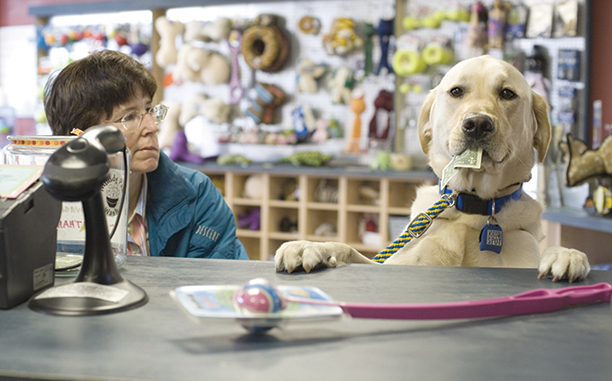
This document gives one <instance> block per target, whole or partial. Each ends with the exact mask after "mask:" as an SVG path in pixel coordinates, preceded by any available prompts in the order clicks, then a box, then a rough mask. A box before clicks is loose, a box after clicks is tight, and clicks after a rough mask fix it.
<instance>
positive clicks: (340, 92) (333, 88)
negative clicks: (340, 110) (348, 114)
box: [328, 66, 353, 105]
mask: <svg viewBox="0 0 612 381" xmlns="http://www.w3.org/2000/svg"><path fill="white" fill-rule="evenodd" d="M328 86H329V90H330V96H331V101H332V103H334V104H339V103H341V104H346V105H348V104H350V103H351V98H352V96H351V88H352V87H353V71H352V70H351V69H349V68H348V67H346V66H342V67H339V68H338V69H336V70H335V71H334V74H333V76H332V78H331V80H330V81H329V84H328Z"/></svg>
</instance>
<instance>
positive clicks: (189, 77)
mask: <svg viewBox="0 0 612 381" xmlns="http://www.w3.org/2000/svg"><path fill="white" fill-rule="evenodd" d="M230 70H231V67H230V62H229V60H228V59H227V58H226V57H225V56H223V55H221V54H219V53H218V52H215V51H212V50H207V49H203V48H199V47H196V46H193V45H191V44H184V45H183V46H181V48H180V49H179V51H178V58H177V63H176V66H175V67H174V70H173V73H172V76H173V78H174V80H175V81H178V82H180V81H192V82H203V83H205V84H207V85H218V84H221V83H227V82H229V78H230Z"/></svg>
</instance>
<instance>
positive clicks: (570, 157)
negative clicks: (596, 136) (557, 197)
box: [560, 134, 612, 187]
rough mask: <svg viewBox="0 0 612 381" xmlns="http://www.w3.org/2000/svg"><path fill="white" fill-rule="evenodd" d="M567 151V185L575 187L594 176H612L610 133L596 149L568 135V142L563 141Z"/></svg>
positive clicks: (562, 144) (562, 146)
mask: <svg viewBox="0 0 612 381" xmlns="http://www.w3.org/2000/svg"><path fill="white" fill-rule="evenodd" d="M560 146H561V150H562V151H563V152H564V153H565V157H566V159H565V165H566V172H565V173H566V176H565V185H567V186H568V187H573V186H576V185H580V184H583V183H584V182H585V181H587V180H588V179H590V178H594V177H611V176H612V135H608V136H607V137H606V138H605V139H604V141H603V142H602V143H601V144H600V145H599V147H598V148H597V149H596V150H590V149H588V148H587V145H586V144H585V143H584V142H582V141H580V140H579V139H575V138H574V137H573V136H572V135H571V134H568V135H567V143H561V144H560Z"/></svg>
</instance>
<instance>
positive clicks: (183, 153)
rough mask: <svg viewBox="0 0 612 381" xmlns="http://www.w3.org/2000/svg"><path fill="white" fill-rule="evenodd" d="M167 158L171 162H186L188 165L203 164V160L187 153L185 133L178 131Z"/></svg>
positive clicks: (187, 143) (187, 144)
mask: <svg viewBox="0 0 612 381" xmlns="http://www.w3.org/2000/svg"><path fill="white" fill-rule="evenodd" d="M168 157H169V158H170V159H171V160H172V161H186V162H189V163H195V164H200V163H203V162H204V158H203V157H200V156H197V155H194V154H192V153H190V152H189V142H188V141H187V135H185V131H183V130H179V131H177V132H176V135H174V141H173V142H172V147H171V148H170V154H169V155H168Z"/></svg>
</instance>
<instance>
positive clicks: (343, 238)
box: [189, 164, 437, 260]
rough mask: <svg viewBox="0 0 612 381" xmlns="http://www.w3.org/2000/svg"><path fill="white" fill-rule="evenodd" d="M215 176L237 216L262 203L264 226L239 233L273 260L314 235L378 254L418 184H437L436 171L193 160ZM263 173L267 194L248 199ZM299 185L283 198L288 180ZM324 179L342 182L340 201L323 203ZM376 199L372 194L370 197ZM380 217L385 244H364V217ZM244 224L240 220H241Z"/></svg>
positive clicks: (255, 254) (253, 253)
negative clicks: (248, 186) (365, 191)
mask: <svg viewBox="0 0 612 381" xmlns="http://www.w3.org/2000/svg"><path fill="white" fill-rule="evenodd" d="M189 166H191V167H192V168H195V169H198V170H200V171H201V172H203V173H205V174H206V175H208V176H209V177H211V178H212V179H215V178H217V179H218V180H223V184H224V185H223V189H221V191H222V193H223V195H224V197H225V201H226V202H227V204H228V205H229V207H230V208H231V209H232V211H233V212H234V215H235V216H236V219H237V216H238V215H239V214H240V213H244V212H246V211H250V210H252V209H253V208H257V207H259V208H261V209H260V213H261V220H260V229H259V230H257V231H253V230H249V229H245V228H238V229H237V233H236V234H237V236H238V238H239V239H240V240H241V241H242V243H243V244H244V245H245V248H246V249H247V252H248V253H249V256H250V258H251V259H257V260H269V259H272V258H273V256H274V253H275V252H276V250H277V249H278V247H280V245H282V244H283V243H284V242H287V241H293V240H309V241H317V242H325V241H333V242H344V243H347V244H349V245H351V246H353V247H355V248H356V249H357V250H359V251H360V252H362V253H363V254H365V255H367V256H370V257H372V256H374V255H375V254H376V253H378V252H379V251H380V250H382V249H383V248H384V247H386V245H387V244H389V243H390V242H391V240H392V239H393V238H395V237H390V234H389V219H390V217H393V216H400V217H404V218H408V215H409V213H410V204H411V203H412V201H413V200H414V197H415V194H416V188H417V187H418V186H420V185H423V184H435V183H436V182H437V178H436V176H435V175H434V174H433V173H432V172H430V171H411V172H380V171H374V172H373V171H369V170H368V169H367V168H365V169H361V168H359V169H356V168H351V169H350V170H343V169H339V168H309V167H293V166H290V165H283V166H280V165H279V166H272V167H270V166H263V165H252V166H249V167H240V166H221V165H216V164H205V165H189ZM252 175H261V178H262V184H261V187H262V188H261V189H262V192H261V193H262V198H261V199H250V198H245V197H244V195H243V190H244V187H245V183H246V181H247V179H248V178H249V176H252ZM292 181H294V182H295V183H296V184H297V193H298V194H299V197H298V199H297V200H290V201H285V200H282V199H279V194H280V193H281V192H283V187H284V185H285V184H287V182H292ZM321 181H327V183H328V184H332V185H333V187H337V189H338V192H337V202H320V201H318V200H317V199H316V197H315V194H316V189H317V186H319V183H320V182H321ZM364 186H367V187H368V188H370V189H372V190H375V191H377V192H378V194H379V198H378V199H377V202H376V203H375V204H373V203H371V202H368V201H366V199H364V198H363V197H360V190H361V189H362V188H363V187H364ZM369 200H371V199H369ZM365 213H370V214H373V215H376V216H377V217H378V233H379V235H380V237H381V238H380V244H378V245H372V244H364V243H363V242H362V240H361V239H360V236H359V221H360V219H361V218H362V216H363V214H365ZM283 218H288V219H289V220H290V221H291V222H292V223H293V224H295V223H297V227H295V226H293V228H292V231H290V232H284V231H281V229H280V221H281V220H282V219H283ZM324 222H329V223H332V224H334V225H335V226H336V233H335V235H332V236H319V235H317V234H315V230H316V229H317V227H319V226H320V225H321V224H323V223H324ZM236 224H237V225H238V221H237V222H236Z"/></svg>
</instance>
